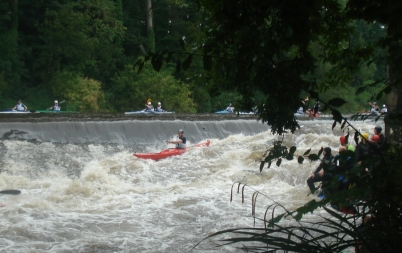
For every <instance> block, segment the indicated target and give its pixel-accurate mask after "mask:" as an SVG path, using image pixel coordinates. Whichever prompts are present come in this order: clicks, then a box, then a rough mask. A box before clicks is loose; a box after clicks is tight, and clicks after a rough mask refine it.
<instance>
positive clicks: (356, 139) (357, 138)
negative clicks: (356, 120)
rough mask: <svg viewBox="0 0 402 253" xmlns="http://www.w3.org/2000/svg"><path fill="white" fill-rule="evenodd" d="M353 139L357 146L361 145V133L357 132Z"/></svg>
mask: <svg viewBox="0 0 402 253" xmlns="http://www.w3.org/2000/svg"><path fill="white" fill-rule="evenodd" d="M353 139H354V140H355V142H356V144H357V143H359V132H355V136H354V137H353Z"/></svg>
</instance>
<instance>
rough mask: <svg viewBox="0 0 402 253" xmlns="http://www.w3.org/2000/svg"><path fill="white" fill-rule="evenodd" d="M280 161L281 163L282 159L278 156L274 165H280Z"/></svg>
mask: <svg viewBox="0 0 402 253" xmlns="http://www.w3.org/2000/svg"><path fill="white" fill-rule="evenodd" d="M281 163H282V159H281V158H279V159H278V161H276V166H278V167H279V166H281Z"/></svg>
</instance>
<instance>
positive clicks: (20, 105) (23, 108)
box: [13, 99, 28, 112]
mask: <svg viewBox="0 0 402 253" xmlns="http://www.w3.org/2000/svg"><path fill="white" fill-rule="evenodd" d="M13 110H17V111H19V112H22V111H27V110H28V107H26V106H25V105H24V104H23V103H22V101H21V99H18V102H17V104H16V105H15V106H14V108H13Z"/></svg>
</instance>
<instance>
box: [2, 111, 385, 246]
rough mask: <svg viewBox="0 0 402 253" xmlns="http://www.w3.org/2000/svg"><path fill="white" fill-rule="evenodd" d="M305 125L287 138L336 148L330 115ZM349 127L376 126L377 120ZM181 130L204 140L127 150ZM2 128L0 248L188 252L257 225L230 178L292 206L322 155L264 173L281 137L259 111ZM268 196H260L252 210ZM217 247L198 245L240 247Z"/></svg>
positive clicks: (302, 145)
mask: <svg viewBox="0 0 402 253" xmlns="http://www.w3.org/2000/svg"><path fill="white" fill-rule="evenodd" d="M377 124H379V125H382V126H383V127H384V125H383V122H378V123H377ZM300 125H302V128H301V129H300V130H298V131H297V132H296V133H295V134H294V135H291V134H289V135H287V136H285V142H286V143H289V144H290V145H296V146H297V148H298V151H296V153H297V152H299V153H298V154H300V153H303V152H304V151H305V150H306V149H309V148H312V152H316V151H317V150H318V149H319V148H320V147H321V146H329V147H331V148H332V150H334V151H336V150H337V149H338V147H339V135H340V134H341V133H342V131H341V130H340V129H339V126H337V127H336V128H335V129H334V130H332V129H331V126H332V121H331V120H305V121H300ZM355 126H356V127H357V128H358V129H361V130H362V131H367V132H369V133H372V132H373V128H374V126H375V123H374V122H372V121H367V122H364V123H363V122H356V124H355ZM178 128H183V129H184V130H185V135H186V136H187V137H188V139H189V140H190V142H191V143H192V144H195V143H196V142H199V141H201V140H204V139H210V140H211V145H210V147H208V148H194V149H190V150H189V151H188V152H186V153H184V154H183V155H180V156H177V157H170V158H167V159H164V160H161V161H157V162H155V161H151V160H141V159H137V158H136V157H134V156H133V155H132V153H133V152H143V151H146V152H157V151H159V150H161V149H164V148H167V147H171V146H172V145H168V144H167V143H166V142H164V141H162V140H165V139H167V138H172V137H173V135H174V134H175V133H176V132H177V129H178ZM0 137H1V139H0V171H1V173H0V189H20V190H21V191H22V193H21V194H20V195H17V196H14V195H2V196H0V203H5V204H6V206H5V207H0V224H1V226H0V249H1V250H0V252H189V251H190V250H191V248H192V247H193V245H195V244H196V243H197V242H199V241H200V240H202V239H203V238H204V237H206V236H208V235H209V234H211V233H213V232H216V231H218V230H222V229H227V228H235V227H252V226H253V219H252V217H251V195H252V193H253V191H252V190H251V188H246V190H245V203H244V204H242V203H241V196H240V195H236V194H235V195H234V199H233V202H232V203H229V197H230V188H231V185H232V184H233V183H234V182H242V183H247V185H248V186H250V187H252V188H254V189H257V190H260V191H262V192H264V193H265V194H267V195H268V196H269V197H270V198H272V199H273V200H276V201H278V202H279V203H281V204H283V205H284V206H285V207H286V208H289V209H292V208H295V207H297V206H300V205H302V204H304V203H305V202H307V201H308V200H310V199H311V198H312V197H311V196H309V197H307V194H308V190H307V186H306V183H305V180H306V179H307V176H308V175H309V174H310V173H311V171H312V170H313V169H314V168H315V167H316V166H317V165H318V164H317V163H309V162H305V163H304V164H303V165H299V164H297V161H296V159H294V160H293V161H283V162H282V165H281V166H280V167H279V168H278V167H276V166H275V165H273V166H272V167H271V168H270V169H267V168H264V170H263V171H262V173H259V160H260V159H261V157H262V154H263V153H264V151H265V150H266V149H267V147H268V144H269V143H270V142H271V141H272V140H273V139H275V138H277V137H276V136H274V135H272V134H271V133H270V132H269V128H268V127H267V126H266V125H263V124H261V123H259V122H256V121H255V119H241V118H240V119H236V120H232V119H230V118H212V119H208V120H206V119H193V120H189V119H188V118H183V119H179V118H172V119H170V120H166V119H164V118H163V119H162V118H153V119H149V118H144V119H138V118H136V119H124V120H100V121H94V120H69V121H60V120H59V121H51V120H50V121H44V120H43V119H39V120H29V121H26V122H17V120H12V121H3V122H2V123H0ZM334 153H335V152H334ZM271 203H272V201H271V200H269V199H264V198H262V197H261V198H260V197H259V201H258V203H257V206H256V214H257V215H258V214H261V215H259V217H261V216H262V215H263V213H264V212H265V208H266V207H267V205H269V204H271ZM318 214H320V211H318V213H314V214H309V215H307V216H306V217H305V219H310V220H314V219H316V217H317V215H318ZM215 245H216V242H214V241H210V240H209V241H207V242H204V243H202V244H201V245H200V246H199V247H197V250H196V251H194V252H238V250H237V249H236V248H234V247H232V246H225V247H223V248H215V247H214V246H215Z"/></svg>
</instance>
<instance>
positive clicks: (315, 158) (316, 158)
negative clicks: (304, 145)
mask: <svg viewBox="0 0 402 253" xmlns="http://www.w3.org/2000/svg"><path fill="white" fill-rule="evenodd" d="M308 159H310V160H311V161H317V160H318V159H320V157H318V155H316V154H311V155H309V156H308Z"/></svg>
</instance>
